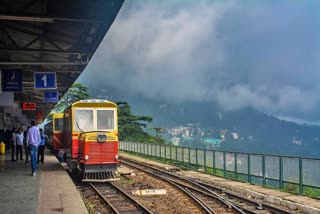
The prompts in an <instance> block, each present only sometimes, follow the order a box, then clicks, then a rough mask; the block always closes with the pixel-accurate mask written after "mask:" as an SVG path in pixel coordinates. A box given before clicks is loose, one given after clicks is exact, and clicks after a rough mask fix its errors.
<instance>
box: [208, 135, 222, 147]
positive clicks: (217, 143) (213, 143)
mask: <svg viewBox="0 0 320 214" xmlns="http://www.w3.org/2000/svg"><path fill="white" fill-rule="evenodd" d="M222 141H223V139H217V138H212V139H205V140H204V142H205V143H206V148H207V149H219V148H220V144H221V142H222Z"/></svg>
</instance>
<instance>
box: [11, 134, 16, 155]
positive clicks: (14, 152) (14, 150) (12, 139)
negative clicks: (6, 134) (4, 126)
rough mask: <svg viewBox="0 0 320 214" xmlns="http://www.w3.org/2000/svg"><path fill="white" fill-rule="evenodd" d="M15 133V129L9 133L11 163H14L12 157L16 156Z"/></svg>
mask: <svg viewBox="0 0 320 214" xmlns="http://www.w3.org/2000/svg"><path fill="white" fill-rule="evenodd" d="M16 132H17V129H16V128H13V129H12V133H11V148H12V153H11V161H16V159H14V156H15V155H16V151H17V141H16Z"/></svg>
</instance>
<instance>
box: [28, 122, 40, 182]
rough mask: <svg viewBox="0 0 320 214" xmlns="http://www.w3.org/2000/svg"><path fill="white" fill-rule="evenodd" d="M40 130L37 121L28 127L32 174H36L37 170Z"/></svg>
mask: <svg viewBox="0 0 320 214" xmlns="http://www.w3.org/2000/svg"><path fill="white" fill-rule="evenodd" d="M40 141H41V138H40V132H39V129H38V127H37V125H36V121H34V120H33V121H31V127H30V128H29V129H28V133H27V139H26V143H27V146H28V149H29V153H30V160H31V169H32V175H33V176H36V171H37V153H38V147H39V144H40Z"/></svg>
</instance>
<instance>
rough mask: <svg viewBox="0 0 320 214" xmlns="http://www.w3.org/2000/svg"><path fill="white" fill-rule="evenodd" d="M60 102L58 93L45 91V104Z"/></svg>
mask: <svg viewBox="0 0 320 214" xmlns="http://www.w3.org/2000/svg"><path fill="white" fill-rule="evenodd" d="M58 101H59V93H58V91H44V92H43V102H45V103H57V102H58Z"/></svg>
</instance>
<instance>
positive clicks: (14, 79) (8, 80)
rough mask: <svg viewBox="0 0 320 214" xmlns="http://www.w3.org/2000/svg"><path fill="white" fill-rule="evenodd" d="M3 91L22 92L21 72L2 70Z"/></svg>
mask: <svg viewBox="0 0 320 214" xmlns="http://www.w3.org/2000/svg"><path fill="white" fill-rule="evenodd" d="M2 86H3V91H14V92H21V91H22V71H21V70H2Z"/></svg>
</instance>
